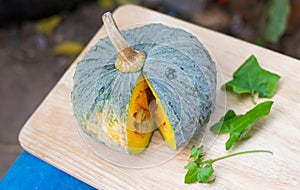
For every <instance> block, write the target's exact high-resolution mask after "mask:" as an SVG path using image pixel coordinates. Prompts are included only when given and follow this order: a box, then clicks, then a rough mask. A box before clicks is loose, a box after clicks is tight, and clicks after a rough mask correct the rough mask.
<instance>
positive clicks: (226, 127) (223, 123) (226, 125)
mask: <svg viewBox="0 0 300 190" xmlns="http://www.w3.org/2000/svg"><path fill="white" fill-rule="evenodd" d="M235 118H236V114H235V112H234V111H233V110H228V111H227V112H226V114H225V116H223V117H221V119H220V120H219V121H218V122H217V123H215V124H214V125H213V126H211V127H210V130H211V131H212V132H214V133H228V132H229V131H230V123H231V122H233V120H234V119H235Z"/></svg>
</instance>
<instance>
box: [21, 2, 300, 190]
mask: <svg viewBox="0 0 300 190" xmlns="http://www.w3.org/2000/svg"><path fill="white" fill-rule="evenodd" d="M114 16H115V19H116V21H117V23H118V25H119V26H120V28H124V27H125V28H128V27H129V28H130V26H134V25H143V24H147V23H153V22H160V23H163V24H166V25H169V26H174V27H179V28H183V29H185V30H187V31H189V32H191V33H193V34H194V35H196V36H197V37H198V38H199V40H200V41H201V42H202V43H203V44H204V45H205V46H206V47H207V48H208V50H209V51H210V53H211V55H212V56H213V58H214V59H215V61H216V63H217V66H218V71H219V72H218V76H219V77H221V78H223V81H222V80H219V81H218V85H219V86H220V85H222V83H223V82H225V81H228V80H230V79H231V76H232V73H233V72H234V71H235V70H236V69H237V68H238V67H239V66H240V65H241V64H242V63H243V61H245V60H246V59H247V58H248V57H249V56H250V55H251V54H253V55H255V56H256V57H257V59H258V60H259V62H260V64H261V66H262V67H263V68H265V69H268V70H270V71H271V72H275V73H277V74H279V75H281V77H282V78H281V79H280V83H279V87H278V90H277V92H276V95H275V96H274V97H273V98H272V99H271V100H272V101H274V102H275V103H274V105H273V108H272V111H271V114H270V115H268V116H267V117H265V118H263V119H262V120H260V121H259V122H258V123H257V124H256V127H255V131H254V134H253V136H252V138H251V139H249V140H248V141H246V142H244V143H241V144H239V146H236V147H235V148H234V149H233V150H232V151H229V152H227V151H225V148H224V144H225V142H226V140H227V138H228V136H227V135H219V136H217V137H216V139H215V140H214V142H213V144H211V146H210V148H209V149H208V150H207V155H208V156H209V157H211V158H215V157H217V156H222V155H225V154H228V153H230V152H237V151H242V150H249V149H268V150H271V151H273V153H274V155H273V156H271V155H268V154H253V155H243V156H239V157H233V158H230V159H228V160H224V161H220V162H217V163H216V164H215V175H216V176H217V180H216V183H215V184H213V185H206V184H192V185H186V184H184V183H183V179H184V175H185V172H186V170H185V169H184V165H186V163H187V159H188V155H189V149H188V148H185V149H184V150H183V151H181V152H180V153H178V154H177V155H176V156H175V157H173V158H172V159H170V160H168V161H167V162H165V163H162V164H160V165H156V166H154V167H149V168H144V169H132V168H124V167H119V166H115V165H113V164H110V163H108V162H106V161H104V160H103V159H101V158H99V157H98V156H97V155H96V154H95V153H94V152H93V151H92V150H91V149H89V148H88V146H87V145H86V143H85V142H84V141H83V140H82V138H81V136H80V135H79V132H78V130H77V128H76V121H75V119H74V117H73V111H72V104H71V99H70V93H71V91H72V85H73V81H72V77H73V74H74V71H75V68H76V64H77V63H78V61H79V60H80V59H81V58H82V56H83V55H84V53H85V52H86V51H87V50H88V49H89V48H90V47H91V45H93V44H95V43H96V42H97V41H98V40H99V39H100V38H102V37H104V36H105V32H104V30H102V29H100V30H99V32H98V33H97V34H96V35H95V36H94V38H93V39H92V40H91V42H90V43H89V44H88V46H87V47H86V49H85V50H84V51H83V52H82V53H81V55H80V56H79V57H78V58H77V59H76V61H75V62H74V63H73V64H72V65H71V67H70V68H69V69H68V70H67V72H66V73H65V74H64V76H63V77H62V78H61V79H60V81H59V82H58V83H57V84H56V86H55V87H54V88H53V90H52V91H51V92H50V93H49V95H48V96H47V97H46V98H45V100H44V101H43V102H42V103H41V105H40V106H39V107H38V109H37V110H36V111H35V112H34V114H33V115H32V116H31V118H30V119H29V120H28V121H27V123H26V124H25V126H24V127H23V129H22V131H21V132H20V136H19V140H20V143H21V145H22V146H23V148H24V149H25V150H27V151H28V152H30V153H32V154H33V155H35V156H37V157H39V158H40V159H42V160H44V161H46V162H48V163H50V164H52V165H54V166H56V167H57V168H59V169H61V170H63V171H65V172H67V173H69V174H70V175H72V176H75V177H76V178H78V179H80V180H82V181H84V182H86V183H88V184H90V185H92V186H94V187H96V188H99V189H200V188H202V189H208V188H211V189H297V188H299V187H300V164H299V163H300V146H299V145H300V125H299V123H300V88H299V87H300V74H299V72H300V61H299V60H296V59H293V58H290V57H287V56H285V55H281V54H279V53H276V52H273V51H270V50H267V49H264V48H261V47H258V46H255V45H252V44H249V43H246V42H243V41H241V40H237V39H235V38H232V37H229V36H226V35H223V34H220V33H217V32H214V31H211V30H208V29H205V28H202V27H199V26H196V25H193V24H190V23H187V22H184V21H181V20H178V19H174V18H172V17H169V16H166V15H163V14H160V13H157V12H154V11H151V10H148V9H145V8H141V7H137V6H132V5H130V6H129V5H127V6H123V7H120V8H119V9H117V10H116V11H115V12H114ZM95 19H99V18H95ZM217 93H218V99H219V100H220V99H222V98H223V95H222V94H224V92H222V91H221V90H220V88H218V92H217ZM265 100H266V99H263V100H259V102H261V101H265ZM221 102H222V101H221ZM223 103H224V105H225V106H226V108H227V109H234V110H236V111H237V112H238V113H245V112H246V111H247V110H249V109H251V108H252V107H253V105H252V103H251V100H250V98H249V97H248V96H239V95H234V94H233V93H231V92H228V93H227V99H226V101H224V102H223ZM218 109H221V108H220V107H217V110H216V111H217V112H218V111H220V110H218ZM219 116H220V114H219V115H217V116H215V117H219ZM215 119H216V118H215ZM217 119H218V118H217ZM197 142H198V141H197ZM204 144H205V142H204Z"/></svg>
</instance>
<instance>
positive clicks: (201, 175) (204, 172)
mask: <svg viewBox="0 0 300 190" xmlns="http://www.w3.org/2000/svg"><path fill="white" fill-rule="evenodd" d="M213 173H214V168H213V167H212V165H206V166H204V167H203V168H200V169H199V170H198V175H197V178H198V181H199V183H213V182H214V181H215V178H214V179H212V180H209V179H210V177H211V176H212V174H213Z"/></svg>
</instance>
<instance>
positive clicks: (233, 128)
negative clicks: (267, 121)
mask: <svg viewBox="0 0 300 190" xmlns="http://www.w3.org/2000/svg"><path fill="white" fill-rule="evenodd" d="M272 105H273V102H272V101H266V102H263V103H260V104H258V105H257V106H256V107H254V108H253V109H251V110H250V111H248V112H247V113H246V114H245V115H240V116H237V117H236V119H234V120H233V122H231V124H230V136H229V139H228V140H227V142H226V150H229V149H230V148H231V146H232V145H233V144H234V143H235V142H238V141H239V140H240V137H243V136H244V134H245V133H246V132H248V131H249V130H251V129H252V127H253V125H254V124H255V122H256V121H258V120H259V119H261V118H262V117H264V116H266V115H268V114H269V113H270V110H271V107H272Z"/></svg>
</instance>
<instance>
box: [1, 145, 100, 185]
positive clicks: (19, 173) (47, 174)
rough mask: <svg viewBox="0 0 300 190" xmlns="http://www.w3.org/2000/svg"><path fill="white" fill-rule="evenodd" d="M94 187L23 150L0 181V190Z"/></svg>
mask: <svg viewBox="0 0 300 190" xmlns="http://www.w3.org/2000/svg"><path fill="white" fill-rule="evenodd" d="M23 189H25V190H27V189H28V190H31V189H37V190H44V189H45V190H48V189H49V190H50V189H55V190H57V189H62V190H64V189H70V190H72V189H74V190H75V189H79V190H80V189H83V190H86V189H87V190H90V189H93V190H94V189H95V188H93V187H91V186H89V185H87V184H86V183H84V182H82V181H80V180H78V179H76V178H74V177H72V176H70V175H69V174H67V173H65V172H63V171H61V170H59V169H57V168H55V167H54V166H51V165H49V164H47V163H46V162H44V161H42V160H40V159H39V158H37V157H35V156H33V155H31V154H29V153H28V152H26V151H23V152H22V154H21V155H20V156H19V158H18V159H17V160H16V161H15V163H14V165H13V166H12V167H11V168H10V169H9V171H8V172H7V173H6V175H5V176H4V177H3V179H2V180H1V181H0V190H23Z"/></svg>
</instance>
